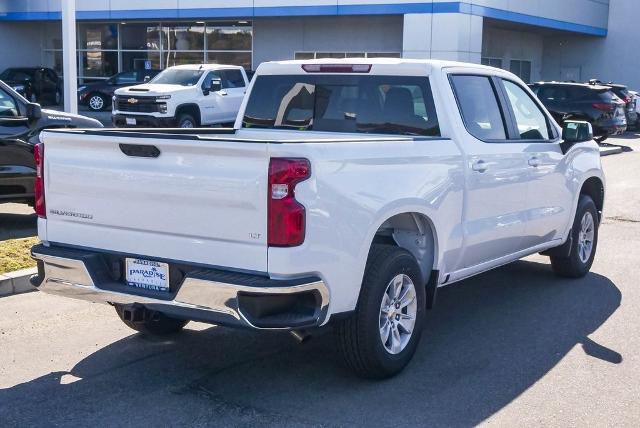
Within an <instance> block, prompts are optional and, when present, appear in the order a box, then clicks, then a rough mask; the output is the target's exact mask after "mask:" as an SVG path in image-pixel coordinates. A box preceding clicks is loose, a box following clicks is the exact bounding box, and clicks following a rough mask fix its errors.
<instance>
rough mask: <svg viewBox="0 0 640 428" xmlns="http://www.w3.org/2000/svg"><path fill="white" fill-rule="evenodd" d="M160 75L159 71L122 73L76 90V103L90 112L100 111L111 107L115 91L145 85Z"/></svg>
mask: <svg viewBox="0 0 640 428" xmlns="http://www.w3.org/2000/svg"><path fill="white" fill-rule="evenodd" d="M158 73H160V70H138V71H123V72H122V73H118V74H116V75H113V76H111V77H110V78H108V79H107V80H104V81H101V82H93V83H87V84H84V85H82V86H80V87H79V88H78V101H79V102H80V104H82V105H86V106H87V107H89V109H90V110H93V111H100V110H104V109H106V108H108V107H110V106H111V98H112V97H113V93H114V92H115V90H116V89H119V88H124V87H126V86H134V85H139V84H140V83H145V82H147V81H149V80H151V79H153V78H154V77H156V75H157V74H158Z"/></svg>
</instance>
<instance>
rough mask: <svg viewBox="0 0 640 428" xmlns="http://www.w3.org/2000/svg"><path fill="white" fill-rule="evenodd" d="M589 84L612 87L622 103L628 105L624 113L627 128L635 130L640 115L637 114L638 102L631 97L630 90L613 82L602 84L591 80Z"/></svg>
mask: <svg viewBox="0 0 640 428" xmlns="http://www.w3.org/2000/svg"><path fill="white" fill-rule="evenodd" d="M589 84H590V85H604V86H608V87H610V88H611V90H612V91H613V93H614V94H616V96H617V97H618V98H620V99H621V100H622V102H624V103H625V105H626V108H625V111H624V112H625V115H626V116H627V126H628V127H629V128H633V127H635V126H636V123H637V122H638V113H637V112H636V100H635V98H634V97H633V96H632V95H631V92H629V88H627V87H626V86H625V85H619V84H617V83H613V82H609V83H602V82H601V81H599V80H596V79H593V80H590V81H589Z"/></svg>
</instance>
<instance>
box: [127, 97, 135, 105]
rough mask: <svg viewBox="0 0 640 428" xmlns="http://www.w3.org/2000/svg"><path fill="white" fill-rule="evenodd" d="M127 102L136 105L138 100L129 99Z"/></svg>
mask: <svg viewBox="0 0 640 428" xmlns="http://www.w3.org/2000/svg"><path fill="white" fill-rule="evenodd" d="M127 102H128V103H129V104H136V103H137V102H138V100H137V99H135V98H129V99H128V100H127Z"/></svg>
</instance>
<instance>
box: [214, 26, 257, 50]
mask: <svg viewBox="0 0 640 428" xmlns="http://www.w3.org/2000/svg"><path fill="white" fill-rule="evenodd" d="M251 38H252V30H251V27H215V26H211V25H210V26H207V49H209V50H228V51H250V50H251Z"/></svg>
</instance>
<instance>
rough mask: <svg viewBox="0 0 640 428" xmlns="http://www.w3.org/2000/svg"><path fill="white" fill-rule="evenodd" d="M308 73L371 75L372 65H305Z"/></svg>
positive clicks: (303, 67) (303, 66) (304, 68)
mask: <svg viewBox="0 0 640 428" xmlns="http://www.w3.org/2000/svg"><path fill="white" fill-rule="evenodd" d="M302 69H303V70H304V71H306V72H307V73H369V72H370V71H371V64H303V65H302Z"/></svg>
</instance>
